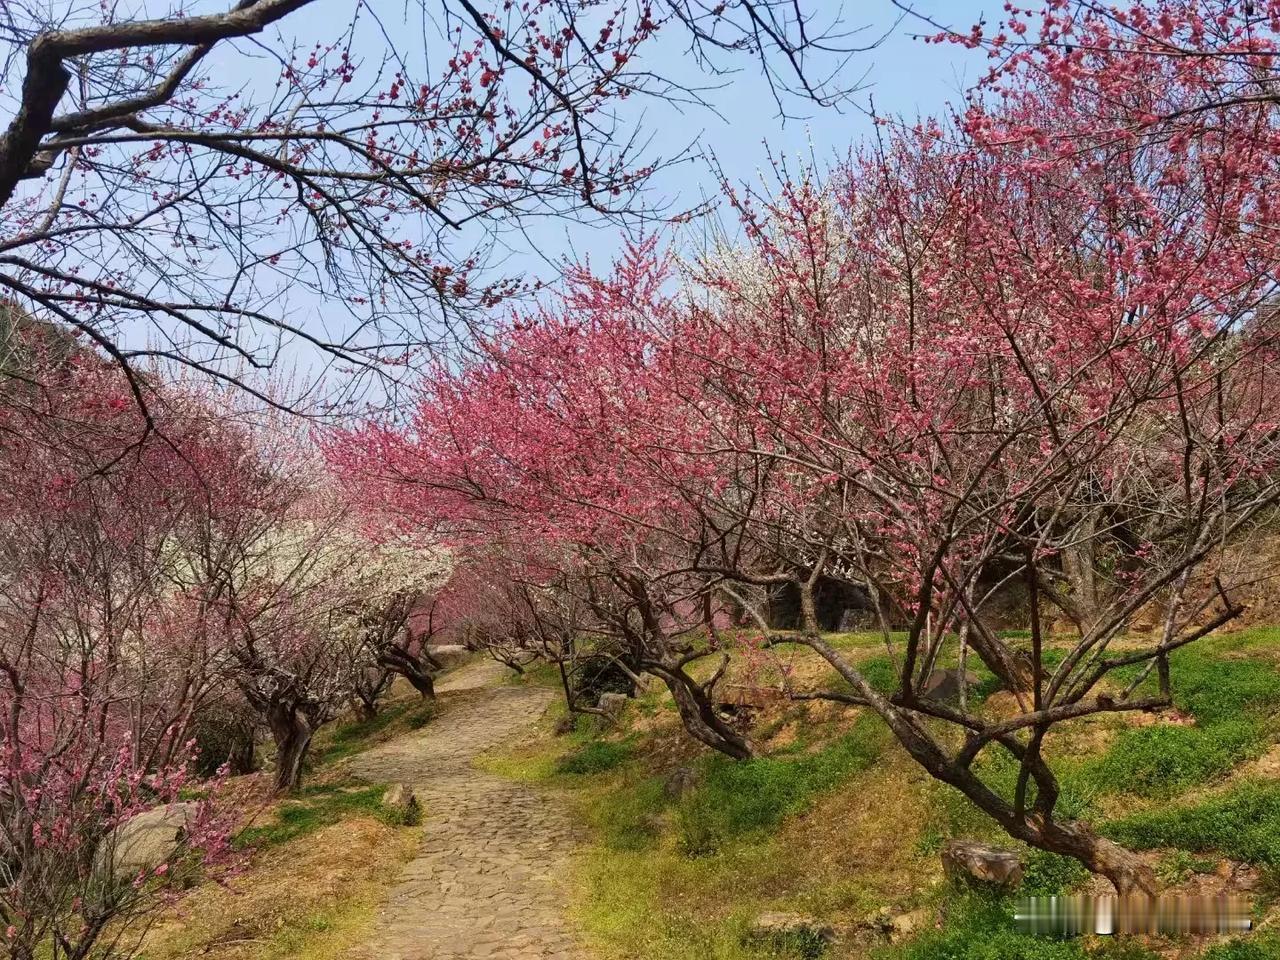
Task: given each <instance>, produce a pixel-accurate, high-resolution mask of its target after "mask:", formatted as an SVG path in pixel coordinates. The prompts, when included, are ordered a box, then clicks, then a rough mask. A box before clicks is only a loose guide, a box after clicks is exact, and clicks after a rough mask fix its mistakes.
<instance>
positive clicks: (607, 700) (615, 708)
mask: <svg viewBox="0 0 1280 960" xmlns="http://www.w3.org/2000/svg"><path fill="white" fill-rule="evenodd" d="M627 700H628V697H627V695H626V694H625V693H602V694H600V699H599V700H597V701H596V706H598V707H599V708H600V709H601V710H603V711H604V712H605V715H606V716H608V717H610V718H611V719H613V720H617V719H618V718H619V717H620V716H622V711H624V710H626V709H627Z"/></svg>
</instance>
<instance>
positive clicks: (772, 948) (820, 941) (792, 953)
mask: <svg viewBox="0 0 1280 960" xmlns="http://www.w3.org/2000/svg"><path fill="white" fill-rule="evenodd" d="M761 945H762V946H764V947H765V948H766V949H768V950H769V956H772V957H786V958H788V960H819V958H821V957H824V956H826V955H827V950H828V948H829V947H830V944H828V943H827V941H826V939H825V938H823V937H822V936H820V935H819V934H817V933H815V932H813V931H811V930H797V931H788V932H787V933H775V934H772V935H770V936H769V937H767V938H766V939H765V940H764V941H763V942H762V944H761Z"/></svg>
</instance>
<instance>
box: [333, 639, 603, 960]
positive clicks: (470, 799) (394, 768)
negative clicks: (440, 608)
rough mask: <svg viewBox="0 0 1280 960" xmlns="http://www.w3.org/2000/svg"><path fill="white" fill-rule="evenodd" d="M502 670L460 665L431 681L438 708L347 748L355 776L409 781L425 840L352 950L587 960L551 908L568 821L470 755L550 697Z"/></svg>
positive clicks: (512, 729)
mask: <svg viewBox="0 0 1280 960" xmlns="http://www.w3.org/2000/svg"><path fill="white" fill-rule="evenodd" d="M503 672H504V671H503V668H502V667H500V666H499V665H498V664H496V663H493V662H492V661H486V662H482V663H475V664H469V665H467V666H464V667H461V668H460V669H458V670H457V671H455V672H454V673H453V674H452V675H451V676H449V677H448V678H447V680H446V681H444V682H442V683H441V684H440V685H439V688H438V689H439V692H440V693H443V694H447V695H448V696H447V697H446V698H445V699H446V702H447V706H446V708H445V710H444V712H443V713H442V714H441V716H440V717H438V718H437V719H436V720H434V721H432V722H431V723H430V724H428V725H427V726H426V727H424V728H423V729H422V731H421V732H420V733H418V734H416V735H414V736H411V737H402V738H399V739H397V740H395V741H392V742H391V743H388V744H386V745H384V746H383V747H380V748H375V749H374V750H370V751H369V752H368V753H365V754H363V755H361V756H359V757H356V758H354V759H353V761H352V772H353V773H355V774H356V775H358V776H361V777H365V778H367V779H369V780H374V781H385V782H403V783H410V784H412V785H413V786H414V790H415V792H416V793H417V795H418V798H419V800H420V802H421V803H422V805H423V811H424V814H425V818H424V824H425V840H424V842H423V845H422V848H421V849H420V850H419V851H418V855H417V857H416V858H415V859H414V860H413V861H412V862H410V863H409V864H408V865H407V866H406V868H405V871H404V875H403V876H402V877H401V878H400V880H399V881H398V882H397V884H396V885H395V886H394V887H393V888H392V890H391V893H390V895H389V897H388V899H387V901H386V903H385V904H384V905H383V907H382V909H381V912H380V915H379V917H378V920H377V923H376V926H375V929H374V934H373V938H372V939H371V940H370V941H369V942H368V943H366V944H363V945H362V946H361V947H360V948H359V949H358V950H357V951H356V952H354V953H353V954H352V955H351V957H352V960H463V958H466V960H471V958H493V960H585V957H586V954H585V953H584V952H583V951H582V950H581V949H580V948H578V947H577V946H576V944H575V942H574V939H573V936H572V935H571V933H570V931H569V928H568V926H567V924H566V922H565V920H564V916H563V914H562V911H561V908H560V903H561V902H562V899H563V894H562V892H561V890H560V889H559V886H558V884H559V881H560V880H562V879H563V877H564V876H565V871H566V867H567V860H568V855H569V852H570V850H571V849H572V847H573V844H574V828H573V825H572V822H571V821H570V819H569V818H568V817H567V816H565V815H563V814H562V813H561V812H560V811H559V810H558V809H557V808H556V807H555V805H554V804H553V803H552V801H550V800H548V799H547V798H545V797H543V796H541V795H539V794H538V793H536V792H535V791H533V790H531V789H529V788H528V787H525V786H522V785H520V784H518V783H512V782H510V781H508V780H504V779H503V778H501V777H497V776H493V775H491V774H487V773H484V772H482V771H480V770H477V769H475V767H474V766H473V765H472V761H473V760H474V759H475V757H476V756H477V755H478V754H480V753H483V752H484V751H485V750H487V749H489V748H490V747H494V746H496V745H498V744H500V743H502V742H503V741H506V740H509V739H511V738H512V737H514V736H517V735H518V734H520V733H521V732H522V731H524V730H527V729H528V728H529V726H530V725H531V724H532V723H533V721H534V720H535V719H536V718H537V717H538V716H539V715H540V714H541V713H542V711H543V710H544V709H545V708H546V706H547V704H548V702H549V701H550V700H551V697H552V694H551V692H550V691H548V690H545V689H540V688H536V687H524V686H508V685H503V684H501V683H500V682H499V678H500V676H501V674H502V673H503Z"/></svg>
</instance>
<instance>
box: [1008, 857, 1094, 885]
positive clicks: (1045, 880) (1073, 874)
mask: <svg viewBox="0 0 1280 960" xmlns="http://www.w3.org/2000/svg"><path fill="white" fill-rule="evenodd" d="M1089 876H1090V874H1089V871H1088V869H1087V868H1086V867H1085V866H1084V864H1082V863H1081V862H1080V861H1079V860H1076V859H1074V858H1073V857H1064V856H1061V855H1059V854H1056V853H1049V852H1048V851H1047V850H1033V851H1031V853H1030V854H1029V855H1028V857H1027V868H1026V872H1025V873H1024V874H1023V877H1022V888H1021V892H1022V893H1024V894H1027V895H1028V896H1052V895H1055V894H1059V893H1063V892H1064V891H1066V890H1069V889H1071V888H1072V887H1074V886H1076V885H1077V884H1079V883H1083V882H1084V881H1085V880H1087V879H1088V878H1089Z"/></svg>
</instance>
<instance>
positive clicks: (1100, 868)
mask: <svg viewBox="0 0 1280 960" xmlns="http://www.w3.org/2000/svg"><path fill="white" fill-rule="evenodd" d="M1025 839H1027V840H1028V842H1030V843H1032V844H1034V845H1035V846H1037V847H1040V848H1041V849H1043V850H1048V851H1049V852H1050V853H1059V854H1063V855H1065V856H1068V857H1073V858H1075V859H1076V860H1079V861H1080V862H1081V863H1083V864H1084V865H1085V866H1086V867H1088V868H1089V869H1090V870H1092V871H1093V872H1094V873H1100V874H1102V876H1104V877H1106V878H1107V879H1108V880H1110V881H1111V884H1112V886H1114V887H1115V888H1116V892H1117V893H1121V894H1131V893H1145V894H1148V895H1150V896H1155V895H1156V893H1157V892H1158V884H1157V882H1156V875H1155V871H1154V870H1152V869H1151V867H1150V865H1148V864H1147V863H1146V862H1145V861H1144V860H1143V859H1142V858H1141V857H1139V856H1138V855H1137V854H1136V853H1134V852H1133V851H1132V850H1129V849H1128V848H1126V847H1122V846H1120V844H1118V843H1115V842H1114V841H1111V840H1108V839H1106V838H1105V837H1100V836H1098V835H1097V834H1096V833H1094V832H1093V829H1092V828H1091V827H1089V825H1088V824H1085V823H1079V822H1075V821H1068V822H1065V823H1058V822H1056V821H1050V822H1049V823H1048V824H1044V825H1042V826H1040V827H1038V828H1037V829H1035V830H1033V832H1032V833H1031V834H1029V835H1028V836H1027V837H1026V838H1025Z"/></svg>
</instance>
